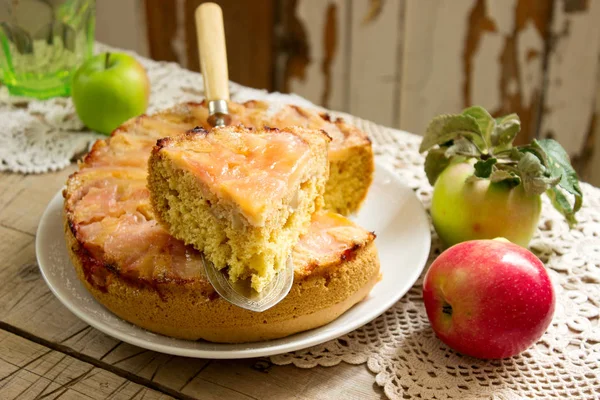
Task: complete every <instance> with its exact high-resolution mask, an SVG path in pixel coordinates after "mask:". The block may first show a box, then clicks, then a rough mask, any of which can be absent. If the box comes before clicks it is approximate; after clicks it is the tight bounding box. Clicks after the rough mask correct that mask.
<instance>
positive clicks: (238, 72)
mask: <svg viewBox="0 0 600 400" xmlns="http://www.w3.org/2000/svg"><path fill="white" fill-rule="evenodd" d="M204 2H206V0H185V13H184V23H185V38H186V43H187V59H188V65H187V67H188V68H189V69H192V70H194V71H200V66H199V61H198V45H197V43H198V42H197V39H196V25H195V22H194V11H195V10H196V7H198V5H200V4H202V3H204ZM214 2H215V3H217V4H219V5H220V6H221V8H222V9H223V22H224V24H225V41H226V42H227V58H228V61H229V79H230V80H232V81H235V82H237V83H240V84H242V85H245V86H250V87H254V88H259V89H268V90H273V71H274V69H273V68H274V54H273V51H274V50H273V46H274V42H275V41H274V26H275V0H253V1H243V2H241V1H238V0H217V1H214Z"/></svg>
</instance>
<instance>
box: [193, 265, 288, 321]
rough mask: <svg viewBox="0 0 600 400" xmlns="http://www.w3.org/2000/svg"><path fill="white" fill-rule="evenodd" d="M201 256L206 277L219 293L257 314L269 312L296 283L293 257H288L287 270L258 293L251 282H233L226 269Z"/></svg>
mask: <svg viewBox="0 0 600 400" xmlns="http://www.w3.org/2000/svg"><path fill="white" fill-rule="evenodd" d="M201 256H202V264H203V265H204V269H205V270H206V276H207V277H208V280H209V281H210V284H211V285H212V286H213V287H214V288H215V290H216V291H217V293H218V294H219V295H220V296H221V297H222V298H223V299H225V300H227V301H228V302H230V303H231V304H233V305H236V306H238V307H241V308H245V309H246V310H250V311H255V312H262V311H265V310H268V309H269V308H271V307H273V306H274V305H275V304H277V303H279V302H280V301H281V300H283V299H284V298H285V296H287V294H288V293H289V291H290V289H291V287H292V283H293V282H294V263H293V262H292V257H288V259H287V262H286V265H285V269H283V270H281V271H279V272H278V273H277V275H275V278H273V280H272V281H271V282H270V283H269V284H268V285H267V286H265V287H264V288H263V289H262V291H261V292H257V291H256V290H254V289H252V288H251V287H250V283H249V280H238V281H236V282H231V281H230V280H229V277H228V275H227V271H226V268H223V269H221V270H219V269H217V268H216V267H215V265H214V264H213V263H212V262H210V261H209V260H207V259H206V258H205V257H204V254H202V255H201Z"/></svg>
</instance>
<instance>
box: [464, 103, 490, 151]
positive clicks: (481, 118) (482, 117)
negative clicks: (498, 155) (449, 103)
mask: <svg viewBox="0 0 600 400" xmlns="http://www.w3.org/2000/svg"><path fill="white" fill-rule="evenodd" d="M461 114H462V115H468V116H470V117H473V118H474V119H475V121H476V122H477V126H479V131H480V132H481V134H482V136H483V139H484V141H485V144H486V146H485V147H486V149H487V148H488V147H490V144H491V143H492V141H491V138H492V133H493V132H494V130H495V128H496V120H495V119H494V118H493V117H492V116H491V115H490V113H489V112H488V111H487V110H486V109H485V108H483V107H481V106H473V107H469V108H466V109H464V110H463V112H462V113H461Z"/></svg>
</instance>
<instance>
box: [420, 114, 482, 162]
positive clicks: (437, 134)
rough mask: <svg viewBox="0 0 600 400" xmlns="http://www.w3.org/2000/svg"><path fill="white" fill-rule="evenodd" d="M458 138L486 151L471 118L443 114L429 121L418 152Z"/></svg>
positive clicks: (479, 132)
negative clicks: (465, 139)
mask: <svg viewBox="0 0 600 400" xmlns="http://www.w3.org/2000/svg"><path fill="white" fill-rule="evenodd" d="M460 137H464V138H467V139H470V140H471V141H472V142H473V144H475V146H477V147H478V148H479V149H480V150H481V149H486V145H485V141H484V139H483V136H482V134H481V131H480V129H479V126H478V125H477V121H475V119H474V118H473V117H470V116H466V115H460V114H445V115H438V116H437V117H435V118H433V119H432V120H431V122H430V123H429V126H428V127H427V130H426V131H425V135H424V137H423V141H422V142H421V146H420V147H419V151H420V152H421V153H423V152H425V151H427V150H429V149H431V148H432V147H434V146H435V145H442V144H444V143H447V142H449V141H452V140H456V139H458V138H460Z"/></svg>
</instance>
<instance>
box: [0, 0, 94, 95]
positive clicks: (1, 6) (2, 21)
mask: <svg viewBox="0 0 600 400" xmlns="http://www.w3.org/2000/svg"><path fill="white" fill-rule="evenodd" d="M95 5H96V2H95V0H0V45H1V46H2V49H1V51H0V73H1V75H0V80H1V81H2V83H3V84H4V85H6V86H7V87H8V91H9V93H10V94H13V95H19V96H27V97H35V98H38V99H47V98H50V97H55V96H68V95H69V94H70V92H71V75H72V73H73V72H75V70H76V69H77V67H78V66H80V65H81V64H82V63H83V62H84V61H85V60H87V59H88V58H89V57H91V56H92V53H93V49H94V29H95V21H96V20H95Z"/></svg>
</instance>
